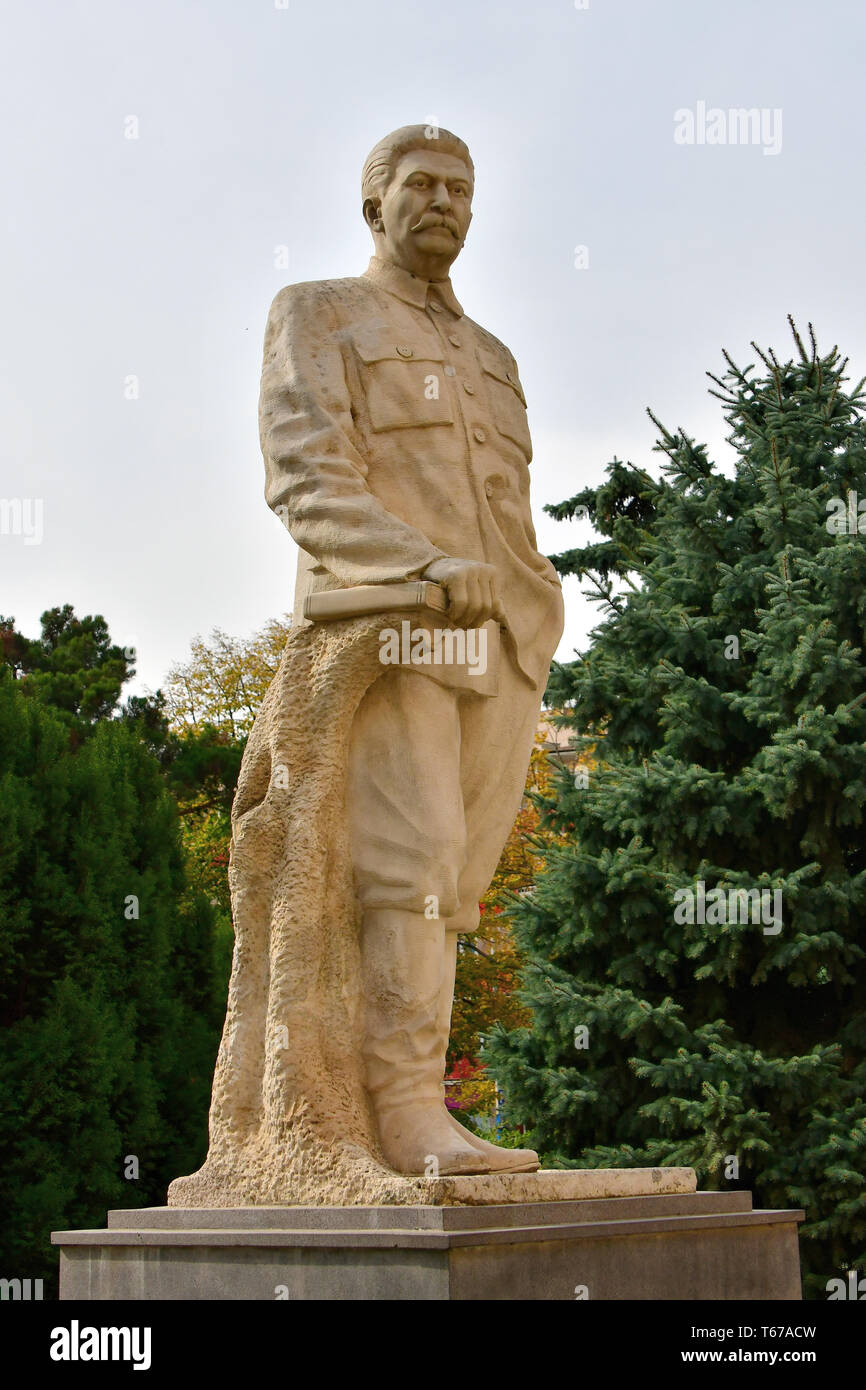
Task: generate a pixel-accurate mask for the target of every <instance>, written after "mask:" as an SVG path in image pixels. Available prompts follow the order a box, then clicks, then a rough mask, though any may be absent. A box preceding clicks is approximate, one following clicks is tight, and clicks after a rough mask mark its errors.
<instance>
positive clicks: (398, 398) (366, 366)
mask: <svg viewBox="0 0 866 1390" xmlns="http://www.w3.org/2000/svg"><path fill="white" fill-rule="evenodd" d="M354 348H355V352H356V354H357V357H358V359H359V371H360V375H361V381H362V384H363V387H364V393H365V396H366V401H367V411H368V414H369V418H370V427H371V429H373V430H374V431H380V430H407V429H417V428H423V427H425V426H428V425H453V423H454V415H453V410H452V406H451V400H450V396H449V393H448V390H447V388H446V383H445V359H444V356H443V353H442V349H441V348H439V347H438V346H436V345H432V344H424V345H419V344H418V343H408V342H406V343H393V344H388V343H379V344H370V343H364V342H359V341H357V340H356V341H355V344H354Z"/></svg>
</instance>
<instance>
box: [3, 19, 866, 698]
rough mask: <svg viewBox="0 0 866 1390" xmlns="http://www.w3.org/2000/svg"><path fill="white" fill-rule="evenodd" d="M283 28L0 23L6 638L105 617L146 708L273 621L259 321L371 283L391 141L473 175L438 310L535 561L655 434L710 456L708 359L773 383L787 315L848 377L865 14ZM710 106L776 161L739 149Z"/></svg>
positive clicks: (275, 584) (286, 565)
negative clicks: (419, 128) (523, 404)
mask: <svg viewBox="0 0 866 1390" xmlns="http://www.w3.org/2000/svg"><path fill="white" fill-rule="evenodd" d="M283 5H284V0H277V3H275V0H207V2H206V3H205V2H204V0H183V3H172V4H170V3H167V0H148V3H146V4H142V3H135V4H132V3H129V0H86V3H82V0H66V2H65V3H56V0H55V3H51V2H50V0H49V3H42V4H38V5H30V6H27V5H25V4H23V3H22V0H18V3H16V4H5V5H4V8H3V15H4V19H3V39H4V41H3V44H2V58H0V103H2V120H0V141H2V148H3V160H2V173H3V193H4V212H3V218H2V232H0V236H2V257H0V266H2V276H3V295H2V313H0V342H2V348H0V353H2V369H0V422H2V454H0V499H2V498H6V499H41V503H42V507H43V518H44V520H43V528H44V529H43V535H42V539H41V543H39V544H26V543H25V541H26V537H25V536H24V535H21V534H17V535H16V534H0V580H2V582H0V612H2V613H5V614H7V615H13V616H14V617H15V618H16V620H17V624H18V626H19V628H21V629H23V630H24V631H25V632H26V633H28V634H30V635H34V636H35V635H36V634H37V632H38V629H39V614H40V613H41V612H42V611H43V610H44V609H45V608H48V607H51V606H54V605H59V604H63V603H71V604H73V605H74V607H75V609H76V611H77V612H78V613H79V614H81V615H83V614H85V613H96V612H98V613H102V614H104V616H105V617H106V619H107V620H108V623H109V626H110V629H111V632H112V635H113V637H114V639H115V640H116V641H119V642H121V643H123V644H127V645H133V646H135V647H136V649H137V652H138V676H137V678H136V681H135V683H134V686H131V687H129V689H134V690H137V691H142V690H144V689H146V688H150V689H155V688H156V687H157V686H158V685H159V684H160V682H162V681H163V680H164V678H165V675H166V672H167V670H168V668H169V666H170V665H171V663H172V662H174V661H177V660H182V659H184V658H185V657H186V656H187V654H188V651H189V644H190V641H191V639H192V638H193V637H194V636H195V635H196V634H201V635H203V636H204V635H207V634H208V633H209V632H210V631H211V629H212V628H214V627H221V628H223V629H225V630H226V631H228V632H230V633H233V634H235V635H238V636H242V635H247V634H249V633H251V632H252V631H254V630H255V629H256V628H259V627H261V626H262V625H263V623H264V622H265V621H266V620H267V619H268V618H269V617H273V616H278V615H281V614H283V613H285V612H286V611H287V610H288V609H289V608H290V607H291V596H292V590H293V582H294V566H295V552H294V547H293V545H292V543H291V541H290V539H289V537H288V535H287V533H286V532H285V530H284V529H283V528H282V527H281V525H280V523H279V521H278V520H277V519H276V518H275V517H274V516H273V515H272V514H271V513H270V512H269V511H268V509H267V507H266V505H265V502H264V499H263V481H264V470H263V465H262V461H261V455H260V452H259V446H258V433H257V423H256V409H257V397H258V383H259V372H260V368H261V346H262V335H263V330H264V324H265V318H266V315H267V310H268V306H269V304H270V301H271V299H272V297H273V295H274V294H275V293H276V291H277V290H278V289H279V288H280V287H281V286H282V285H284V284H287V283H289V282H292V281H299V280H311V279H320V278H324V277H332V276H342V275H354V274H359V273H360V272H361V271H362V270H363V269H364V268H365V266H366V264H367V260H368V257H369V255H370V250H371V247H370V241H369V234H368V232H367V230H366V228H365V226H364V224H363V221H362V219H361V213H360V193H359V180H360V170H361V166H362V164H363V161H364V158H365V156H366V155H367V153H368V152H369V150H370V149H371V148H372V146H373V145H374V144H375V143H376V142H377V141H378V140H379V139H380V137H381V136H382V135H384V134H386V133H387V132H388V131H390V130H392V129H394V128H395V127H397V126H401V125H405V124H409V123H412V122H417V121H428V120H431V119H435V120H436V121H438V123H439V124H441V125H443V126H446V127H448V128H449V129H451V130H454V131H455V132H456V133H457V134H459V135H460V136H462V137H463V138H464V139H465V140H466V141H467V143H468V144H469V146H470V149H471V151H472V154H473V158H474V161H475V167H476V194H475V201H474V220H473V224H472V229H471V233H470V236H469V239H468V241H467V245H466V249H465V251H464V252H463V253H462V255H461V257H460V259H459V260H458V262H457V263H456V264H455V267H454V270H453V275H452V278H453V283H454V287H455V290H456V292H457V295H458V297H459V299H460V300H461V302H462V304H463V306H464V308H465V310H466V312H467V313H468V314H470V315H471V316H472V318H474V319H476V320H477V321H478V322H480V323H482V324H483V325H484V326H485V327H487V328H489V329H490V330H491V331H492V332H493V333H495V334H496V335H497V336H498V337H500V338H501V339H503V340H504V341H505V342H506V343H507V344H508V346H509V347H510V348H511V350H512V351H513V352H514V354H515V356H516V358H517V361H518V363H519V366H520V371H521V377H522V380H523V385H524V389H525V391H526V394H527V398H528V401H529V418H530V425H531V428H532V433H533V439H534V445H535V463H534V509H535V514H536V522H537V529H538V535H539V544H540V546H541V548H542V550H544V551H545V552H547V553H551V552H554V551H556V550H560V549H564V548H566V547H568V546H569V545H571V544H573V543H574V541H575V539H576V538H578V537H582V536H586V537H587V538H588V536H589V534H590V533H589V529H588V527H586V526H582V525H580V524H575V525H573V526H572V527H566V526H563V525H561V524H558V523H555V522H553V521H551V520H550V519H549V518H547V517H545V516H544V514H543V513H542V510H541V509H542V506H543V504H544V503H546V502H554V501H559V500H561V499H562V498H564V497H568V496H571V495H573V493H575V492H576V491H577V490H578V489H579V488H581V487H584V486H586V485H587V484H590V483H593V484H594V483H597V482H599V481H600V480H601V478H602V476H603V470H604V465H605V464H606V463H607V462H608V461H609V460H610V459H611V458H612V457H613V456H614V455H617V456H618V457H620V458H629V459H631V460H632V461H633V462H634V463H639V464H643V465H650V466H651V467H652V468H653V469H654V470H655V469H656V468H657V459H658V455H654V454H652V452H651V449H652V444H653V442H654V431H653V427H652V425H651V423H650V421H649V420H648V419H647V417H646V414H645V407H646V406H647V405H650V406H652V408H653V410H654V411H655V412H656V413H657V414H658V415H659V416H660V417H661V418H662V420H663V421H664V422H665V423H666V424H667V425H668V426H670V427H672V428H675V427H676V426H678V425H683V426H684V427H685V428H686V429H687V430H688V431H689V433H690V434H693V435H696V436H697V437H698V438H699V439H701V440H705V441H707V442H709V443H710V445H711V446H712V448H713V450H714V452H715V454H716V457H717V458H719V459H720V461H721V460H724V459H725V458H726V457H728V458H729V451H728V449H727V446H726V445H725V444H724V442H723V441H724V435H725V432H726V431H725V425H724V421H723V420H722V418H721V415H720V413H719V412H720V407H719V403H718V402H717V401H715V400H714V399H713V398H712V397H709V396H708V395H707V393H706V388H707V386H708V385H709V383H708V381H707V379H706V377H705V375H704V373H705V371H706V370H707V369H710V370H712V371H718V370H719V369H720V366H721V348H722V347H727V348H728V349H729V351H730V352H731V353H732V354H733V356H734V357H735V359H737V360H738V361H740V362H741V363H744V362H747V361H753V360H754V353H753V352H752V351H751V350H750V349H749V347H748V343H749V340H750V339H751V338H755V339H756V340H757V341H758V342H759V343H760V344H761V345H762V346H767V345H772V346H774V347H775V348H776V350H777V352H779V353H782V354H784V355H786V356H787V355H789V350H790V337H789V332H788V328H787V324H786V315H787V314H788V313H789V312H790V313H792V314H793V315H794V317H795V319H797V320H798V322H800V323H801V326H802V328H803V330H804V331H805V327H806V323H807V321H808V320H809V319H811V320H812V321H813V322H814V324H815V328H816V331H817V333H818V337H819V343H820V344H821V346H822V347H823V348H825V349H826V348H829V347H830V346H832V344H833V343H834V342H838V343H839V345H840V347H841V348H842V349H843V351H844V352H845V353H846V354H848V355H850V357H851V359H852V361H851V373H852V375H853V376H854V377H855V379H856V377H859V376H861V375H863V374H864V373H866V315H864V291H863V271H862V266H863V240H864V224H866V216H864V181H863V167H864V143H866V142H864V125H866V121H864V114H863V104H864V98H863V91H864V78H863V74H864V67H866V8H864V7H862V6H861V5H859V4H856V3H855V0H848V3H843V0H823V3H821V4H820V5H819V4H815V3H806V0H725V3H716V2H715V0H713V2H712V3H711V2H710V0H659V3H653V2H652V0H589V3H588V6H587V7H586V8H580V9H579V8H577V7H576V5H575V4H574V0H532V2H531V3H529V2H527V3H524V4H518V3H516V0H439V3H435V4H431V3H430V2H429V0H424V2H423V3H420V0H368V2H367V3H360V2H359V0H339V2H338V3H333V0H331V2H330V3H329V0H287V3H285V6H284V7H283ZM714 108H717V109H719V110H721V111H722V112H724V113H727V112H728V111H729V110H731V109H732V108H756V109H757V110H758V111H760V112H762V113H763V129H760V128H756V130H755V132H754V135H755V137H756V138H755V140H754V141H753V140H752V139H751V135H752V134H753V132H751V131H750V132H749V136H750V139H749V140H747V141H744V140H743V139H742V138H739V142H737V135H738V132H737V127H734V128H733V129H732V128H731V122H730V121H729V120H728V118H727V116H725V120H724V121H723V122H722V124H721V125H720V124H719V118H718V117H714V116H713V115H712V112H713V109H714ZM678 112H679V113H680V114H679V116H677V115H676V113H678ZM683 112H687V113H689V116H683V115H682V113H683ZM130 118H134V119H130ZM690 120H691V124H692V126H693V130H692V136H693V140H694V143H691V144H689V143H681V141H682V140H684V139H687V138H688V135H689V124H690ZM713 122H715V125H713V124H712V123H713ZM708 126H709V128H708ZM135 133H137V136H138V138H128V137H129V135H130V134H135ZM743 134H744V132H742V131H741V132H739V135H740V137H742V135H743ZM677 136H679V140H678V139H677V138H675V137H677ZM702 136H703V137H704V138H703V142H701V137H702ZM711 140H714V143H710V141H711ZM723 141H724V142H723ZM280 247H287V248H288V252H287V254H288V267H287V268H286V267H285V266H281V265H279V264H278V261H279V260H280V253H279V252H278V251H277V250H276V248H280ZM576 247H585V248H587V250H586V252H585V253H584V252H580V253H578V254H577V255H576V252H575V248H576ZM587 258H588V265H587V266H585V267H581V268H576V266H575V261H576V260H578V261H585V260H586V259H587ZM131 377H134V378H137V383H138V398H137V399H127V396H128V395H129V394H130V390H131V388H130V385H129V378H131ZM132 389H134V388H132ZM9 515H10V516H11V515H12V514H11V513H9ZM31 515H35V513H31ZM25 516H26V513H25ZM14 529H15V528H14V526H13V525H11V523H10V524H7V525H6V531H7V532H8V531H10V530H14ZM566 612H567V626H566V635H565V639H564V641H563V644H562V647H561V648H560V652H559V656H560V659H567V658H568V657H569V656H570V655H571V653H572V651H573V649H574V648H575V647H581V646H582V645H583V644H584V641H585V634H586V633H587V631H588V629H589V628H590V627H591V626H592V624H593V623H594V621H595V620H596V610H595V608H594V607H592V606H591V605H588V604H587V602H586V601H585V600H584V599H582V598H581V597H580V595H579V593H578V589H577V586H576V584H574V583H573V581H570V582H569V583H568V584H567V586H566Z"/></svg>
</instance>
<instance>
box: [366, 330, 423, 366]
mask: <svg viewBox="0 0 866 1390" xmlns="http://www.w3.org/2000/svg"><path fill="white" fill-rule="evenodd" d="M352 343H353V346H354V349H355V351H356V353H357V354H358V356H359V357H360V359H361V361H362V362H364V363H366V364H368V365H369V364H370V363H372V362H444V360H445V354H444V351H443V349H442V347H441V345H440V344H439V343H438V342H436V341H435V340H434V341H433V342H429V343H428V342H419V341H418V339H417V338H413V339H412V340H411V341H410V340H409V339H408V338H406V339H400V340H398V339H392V340H388V339H387V338H384V337H380V338H372V337H371V338H365V337H361V336H358V337H357V338H353V339H352Z"/></svg>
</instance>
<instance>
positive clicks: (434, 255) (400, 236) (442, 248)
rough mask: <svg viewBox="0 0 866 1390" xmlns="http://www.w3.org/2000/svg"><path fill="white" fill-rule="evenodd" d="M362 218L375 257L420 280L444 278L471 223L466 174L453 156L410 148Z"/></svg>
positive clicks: (469, 181)
mask: <svg viewBox="0 0 866 1390" xmlns="http://www.w3.org/2000/svg"><path fill="white" fill-rule="evenodd" d="M431 143H434V142H431ZM364 216H365V218H366V220H367V223H368V224H369V226H370V229H371V231H372V233H373V238H374V241H375V243H376V255H377V256H381V257H382V259H383V260H387V261H391V262H393V263H394V264H395V265H399V266H402V267H403V269H404V270H410V271H412V272H413V273H414V274H415V275H420V276H422V277H423V278H424V279H428V280H436V279H444V277H445V276H447V274H448V270H449V267H450V265H451V263H452V261H454V260H455V258H456V257H457V255H458V254H459V252H460V249H461V247H462V246H463V242H464V241H465V239H466V233H467V232H468V230H469V223H470V222H471V221H472V175H471V174H470V172H469V170H468V169H467V167H466V165H465V164H464V163H463V160H462V159H458V158H457V156H456V155H451V154H442V153H440V152H439V151H437V150H435V149H429V150H428V149H418V150H410V152H409V153H408V154H405V155H403V156H402V158H401V159H400V160H399V162H398V164H397V166H396V168H395V170H394V173H393V176H392V178H391V181H390V183H389V184H388V187H387V188H386V189H385V192H384V194H383V195H382V196H381V197H378V198H368V200H367V202H366V203H365V205H364Z"/></svg>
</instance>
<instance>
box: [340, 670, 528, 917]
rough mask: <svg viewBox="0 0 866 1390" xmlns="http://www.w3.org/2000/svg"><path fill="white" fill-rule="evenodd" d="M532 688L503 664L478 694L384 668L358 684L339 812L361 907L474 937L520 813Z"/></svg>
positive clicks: (416, 673)
mask: <svg viewBox="0 0 866 1390" xmlns="http://www.w3.org/2000/svg"><path fill="white" fill-rule="evenodd" d="M541 694H542V692H540V691H539V690H536V689H534V688H533V687H532V686H530V685H529V682H528V681H527V680H526V679H525V677H523V676H522V675H521V674H520V673H519V672H518V671H517V670H516V669H515V668H514V666H513V665H512V663H511V661H510V660H507V659H504V660H502V661H501V662H500V666H499V693H498V694H497V695H494V696H485V695H478V694H475V693H474V692H471V691H466V690H455V689H451V688H448V687H447V686H442V685H440V684H437V683H436V682H435V681H433V680H430V679H429V678H428V677H426V676H425V675H424V674H423V673H422V672H421V671H419V670H417V669H415V670H413V669H411V668H407V667H398V666H391V667H388V668H387V669H386V671H385V672H384V674H383V675H381V676H379V677H378V678H377V679H376V680H375V681H374V682H373V684H372V686H371V687H370V689H369V690H368V691H367V693H366V695H365V696H364V698H363V700H362V701H361V704H360V706H359V707H358V711H357V713H356V716H355V719H354V722H353V726H352V735H351V741H350V748H349V763H348V781H347V788H346V792H347V815H348V823H349V834H350V844H351V851H352V859H353V864H354V870H355V883H356V891H357V894H358V897H359V900H360V903H361V906H362V909H363V910H364V911H366V910H370V909H381V908H390V909H398V910H402V911H405V912H414V913H423V914H425V915H426V916H427V917H438V918H440V919H444V925H445V928H446V930H448V931H455V932H457V931H460V932H473V931H475V930H477V927H478V922H479V915H480V914H479V899H480V898H481V897H482V896H483V894H484V893H485V892H486V890H487V888H488V887H489V885H490V881H491V879H492V878H493V875H494V873H495V872H496V866H497V864H498V863H499V858H500V855H501V853H502V849H503V847H504V845H505V841H506V840H507V838H508V834H509V832H510V830H511V827H512V826H513V824H514V821H515V818H516V816H517V813H518V811H519V809H520V804H521V799H522V797H523V792H524V787H525V782H526V771H527V767H528V765H529V757H530V754H531V752H532V746H533V740H534V736H535V730H536V727H537V724H538V714H539V710H540V707H541Z"/></svg>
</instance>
